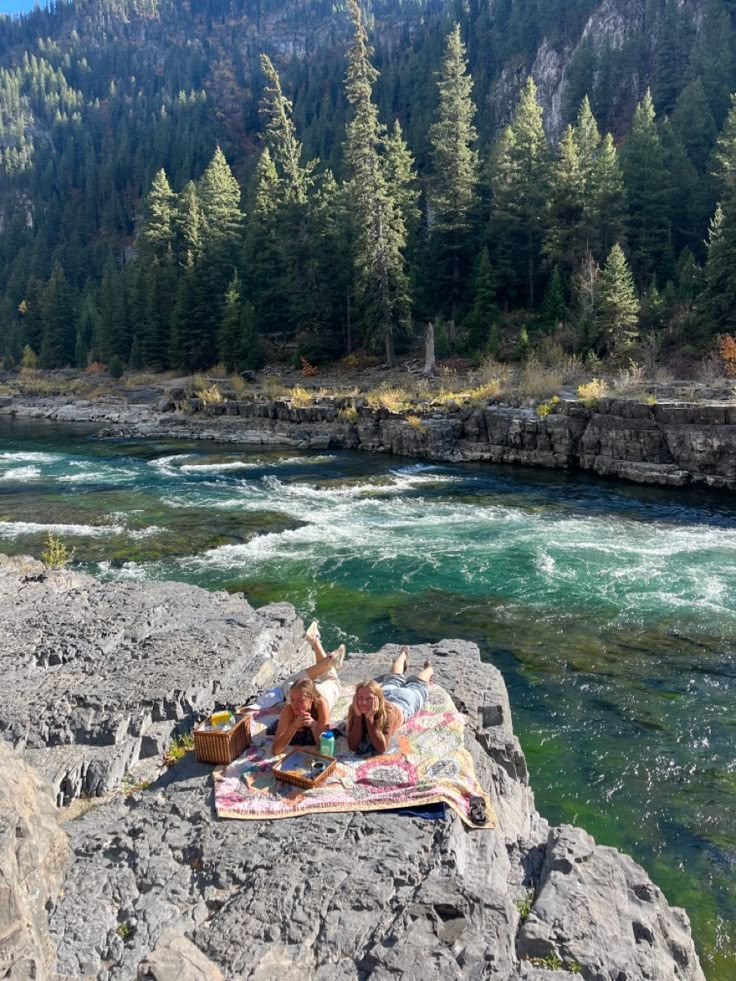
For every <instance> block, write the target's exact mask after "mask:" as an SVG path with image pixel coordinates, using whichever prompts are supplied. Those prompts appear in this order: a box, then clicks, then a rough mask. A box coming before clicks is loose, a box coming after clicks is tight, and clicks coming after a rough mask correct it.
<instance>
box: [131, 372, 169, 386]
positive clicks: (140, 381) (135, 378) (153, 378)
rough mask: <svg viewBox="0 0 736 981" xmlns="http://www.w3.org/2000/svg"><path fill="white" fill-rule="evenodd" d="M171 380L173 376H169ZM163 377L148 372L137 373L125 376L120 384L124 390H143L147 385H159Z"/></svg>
mask: <svg viewBox="0 0 736 981" xmlns="http://www.w3.org/2000/svg"><path fill="white" fill-rule="evenodd" d="M171 377H172V378H173V377H174V376H173V375H171ZM163 379H164V375H156V374H154V373H153V372H150V371H138V372H135V373H134V374H132V375H126V376H125V377H124V378H123V379H121V384H122V385H123V386H124V387H125V388H143V387H144V386H147V385H160V384H161V382H162V381H163Z"/></svg>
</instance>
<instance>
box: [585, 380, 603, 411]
mask: <svg viewBox="0 0 736 981" xmlns="http://www.w3.org/2000/svg"><path fill="white" fill-rule="evenodd" d="M607 391H608V389H607V387H606V383H605V382H604V381H601V380H600V378H593V379H592V380H591V381H589V382H587V383H586V384H584V385H578V398H579V399H580V401H581V402H582V403H583V405H587V406H588V408H590V407H591V406H593V405H595V403H596V402H597V401H598V399H602V398H603V397H604V395H606V394H607Z"/></svg>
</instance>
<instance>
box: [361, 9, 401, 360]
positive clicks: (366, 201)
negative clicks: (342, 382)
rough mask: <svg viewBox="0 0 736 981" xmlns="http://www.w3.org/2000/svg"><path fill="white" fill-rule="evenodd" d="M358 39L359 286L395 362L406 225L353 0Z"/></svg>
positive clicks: (373, 76) (367, 50)
mask: <svg viewBox="0 0 736 981" xmlns="http://www.w3.org/2000/svg"><path fill="white" fill-rule="evenodd" d="M349 8H350V13H351V16H352V19H353V26H354V33H353V43H352V45H351V47H350V49H349V51H348V73H347V79H346V96H347V100H348V102H349V103H350V105H351V106H352V109H353V118H352V119H351V120H350V122H349V124H348V126H347V134H346V142H345V161H346V164H347V168H348V173H349V179H350V198H349V200H350V205H351V219H352V225H353V228H354V236H355V237H354V243H355V244H354V262H355V271H356V287H357V292H358V295H359V296H360V298H361V299H362V301H363V304H364V308H365V311H366V315H367V317H368V319H369V321H370V320H373V322H374V323H375V324H376V326H377V328H378V330H379V331H380V334H381V336H382V339H383V343H384V346H385V351H386V361H387V362H388V364H393V361H394V338H395V335H396V331H397V329H398V328H399V327H401V326H404V325H408V320H409V309H410V307H409V293H408V282H407V276H406V270H405V262H404V254H403V253H404V248H405V246H406V226H405V224H404V219H403V217H402V215H401V211H400V209H399V207H398V205H397V203H396V200H395V199H394V197H393V196H392V191H393V189H392V188H389V186H388V183H387V180H386V170H385V166H384V163H383V161H382V158H381V153H382V150H383V148H384V144H385V137H384V128H383V126H382V125H381V123H380V122H379V119H378V109H377V107H376V105H375V103H374V102H373V85H374V84H375V81H376V79H377V78H378V72H377V71H376V69H375V68H374V67H373V65H372V64H371V61H370V58H371V55H372V49H371V48H370V46H369V44H368V36H367V33H366V30H365V27H364V25H363V21H362V15H361V12H360V7H359V6H358V3H357V0H349Z"/></svg>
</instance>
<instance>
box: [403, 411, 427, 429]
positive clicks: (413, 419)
mask: <svg viewBox="0 0 736 981" xmlns="http://www.w3.org/2000/svg"><path fill="white" fill-rule="evenodd" d="M406 421H407V423H408V424H409V425H410V426H411V428H412V429H415V430H416V431H417V432H419V433H423V432H424V422H423V421H422V420H421V419H420V417H419V416H414V415H410V416H407V417H406Z"/></svg>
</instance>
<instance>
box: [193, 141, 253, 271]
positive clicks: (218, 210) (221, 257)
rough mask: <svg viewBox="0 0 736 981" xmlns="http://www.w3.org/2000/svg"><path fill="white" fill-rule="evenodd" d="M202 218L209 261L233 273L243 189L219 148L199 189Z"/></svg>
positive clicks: (241, 220) (239, 238)
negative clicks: (241, 190)
mask: <svg viewBox="0 0 736 981" xmlns="http://www.w3.org/2000/svg"><path fill="white" fill-rule="evenodd" d="M197 199H198V201H199V204H200V207H201V214H202V240H203V247H204V250H205V251H206V253H207V261H208V263H210V264H213V263H214V264H217V265H218V266H219V267H221V268H225V267H228V268H230V269H232V268H233V267H234V266H235V264H236V261H237V255H238V248H239V246H240V240H241V234H242V228H243V214H242V212H241V210H240V186H239V185H238V182H237V181H236V180H235V178H234V177H233V173H232V171H231V170H230V167H229V165H228V162H227V160H226V159H225V155H224V153H223V152H222V150H221V149H220V147H219V146H218V147H217V148H216V149H215V154H214V156H213V157H212V160H211V161H210V163H209V164H208V165H207V167H206V169H205V172H204V173H203V174H202V177H201V179H200V182H199V186H198V188H197Z"/></svg>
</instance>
